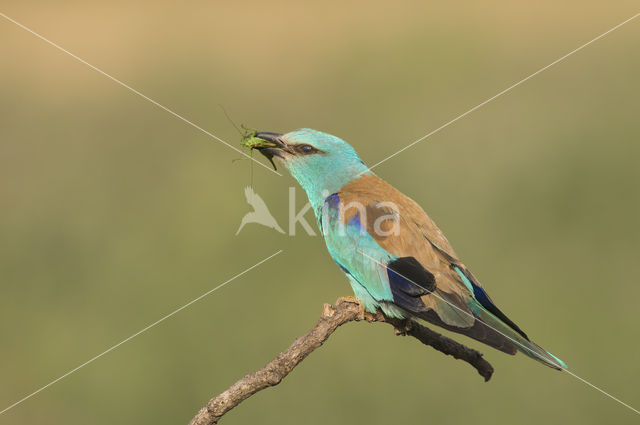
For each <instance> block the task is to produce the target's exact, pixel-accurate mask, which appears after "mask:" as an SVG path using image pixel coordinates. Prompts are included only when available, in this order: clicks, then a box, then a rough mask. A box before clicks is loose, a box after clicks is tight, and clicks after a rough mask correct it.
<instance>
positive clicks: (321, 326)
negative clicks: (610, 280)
mask: <svg viewBox="0 0 640 425" xmlns="http://www.w3.org/2000/svg"><path fill="white" fill-rule="evenodd" d="M361 320H366V321H367V322H385V323H389V324H390V325H392V326H393V327H394V328H395V332H396V334H397V335H410V336H412V337H414V338H416V339H417V340H419V341H420V342H422V343H423V344H425V345H429V346H431V347H433V348H435V349H436V350H438V351H440V352H442V353H444V354H447V355H450V356H453V357H454V358H456V359H460V360H463V361H465V362H467V363H469V364H470V365H471V366H473V367H474V368H475V369H476V370H477V371H478V373H479V374H480V375H481V376H482V377H484V380H485V381H488V380H489V379H490V378H491V375H492V374H493V367H492V366H491V364H489V362H487V361H486V360H485V359H484V358H483V357H482V353H480V352H479V351H476V350H474V349H472V348H469V347H466V346H464V345H462V344H460V343H458V342H456V341H454V340H452V339H451V338H448V337H446V336H444V335H441V334H439V333H437V332H435V331H432V330H431V329H429V328H427V327H425V326H422V325H421V324H419V323H417V322H414V321H412V320H399V319H392V318H388V317H385V316H384V315H382V313H380V312H378V313H377V314H371V313H365V312H363V310H362V307H361V306H360V304H359V303H358V302H354V301H352V300H350V299H342V298H341V299H339V300H338V302H337V303H336V306H335V307H334V306H332V305H330V304H325V305H324V308H323V310H322V315H321V316H320V319H319V320H318V323H316V325H315V326H314V327H313V328H311V330H310V331H309V332H307V333H306V334H305V335H303V336H301V337H299V338H298V339H296V340H295V341H293V344H291V346H290V347H289V348H287V349H286V350H285V351H283V352H282V353H280V354H278V356H276V358H275V359H273V360H272V361H271V362H269V364H267V365H266V366H265V367H263V368H262V369H260V370H258V371H255V372H253V373H250V374H248V375H247V376H245V377H244V378H242V379H240V380H239V381H238V382H236V383H235V384H233V385H232V386H231V387H229V388H228V389H227V390H225V391H224V392H222V393H220V394H218V395H217V396H215V397H214V398H212V399H211V400H209V402H208V403H207V405H206V406H204V407H203V408H202V409H200V411H199V412H198V413H197V414H196V416H195V417H194V418H193V419H192V420H191V422H189V425H212V424H216V423H218V421H219V420H220V418H221V417H222V416H223V415H224V414H225V413H227V412H228V411H229V410H231V409H233V408H234V407H236V406H237V405H238V404H240V403H242V402H243V401H244V400H246V399H247V398H249V397H251V396H252V395H253V394H255V393H257V392H258V391H261V390H264V389H265V388H269V387H272V386H274V385H278V384H279V383H280V381H282V380H283V379H284V378H285V377H286V376H287V375H288V374H289V373H290V372H291V371H292V370H293V368H295V367H296V366H297V365H298V363H300V362H301V361H302V360H304V359H305V357H307V356H308V355H309V354H311V352H313V351H314V350H315V349H317V348H318V347H320V346H321V345H322V344H323V343H324V342H325V341H326V340H327V339H328V338H329V336H330V335H331V334H332V333H333V332H334V331H335V330H336V329H337V328H338V327H339V326H341V325H343V324H345V323H347V322H353V321H361Z"/></svg>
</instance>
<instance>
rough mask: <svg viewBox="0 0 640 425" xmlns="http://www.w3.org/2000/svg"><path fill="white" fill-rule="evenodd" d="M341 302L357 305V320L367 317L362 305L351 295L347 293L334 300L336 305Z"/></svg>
mask: <svg viewBox="0 0 640 425" xmlns="http://www.w3.org/2000/svg"><path fill="white" fill-rule="evenodd" d="M342 303H349V304H357V305H358V307H359V308H360V314H358V320H365V318H366V317H367V316H366V313H365V311H364V306H363V305H362V303H361V302H360V301H359V300H358V299H357V298H356V297H354V296H353V295H348V296H346V297H340V298H338V300H337V301H336V305H340V304H342Z"/></svg>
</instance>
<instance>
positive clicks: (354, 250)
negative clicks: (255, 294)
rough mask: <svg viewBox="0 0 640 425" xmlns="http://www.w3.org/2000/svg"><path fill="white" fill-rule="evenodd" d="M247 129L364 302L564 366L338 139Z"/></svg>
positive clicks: (428, 223)
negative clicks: (306, 208)
mask: <svg viewBox="0 0 640 425" xmlns="http://www.w3.org/2000/svg"><path fill="white" fill-rule="evenodd" d="M255 137H256V138H258V139H261V140H264V141H265V143H264V144H262V145H256V146H254V147H253V149H257V150H258V151H259V152H260V153H262V154H263V155H264V156H265V157H266V158H267V159H269V161H271V163H272V164H274V162H273V159H274V158H275V159H276V162H279V163H280V164H282V165H283V166H284V167H285V168H286V169H287V170H288V171H289V172H290V174H291V175H292V176H293V177H294V179H296V180H297V181H298V183H299V184H300V186H302V188H303V189H304V191H305V192H306V194H307V197H308V199H309V202H310V204H311V206H312V208H313V211H314V213H315V216H316V220H317V223H318V228H319V229H320V231H321V233H322V235H323V237H324V241H325V243H326V246H327V249H328V251H329V254H330V255H331V257H332V258H333V260H334V262H335V263H336V264H337V265H338V267H339V268H340V269H341V270H342V271H343V272H344V274H345V275H346V276H347V279H348V281H349V283H350V285H351V287H352V289H353V293H354V296H355V298H356V299H357V301H359V303H360V304H361V306H362V308H363V309H364V310H365V311H368V312H371V313H375V312H377V311H378V310H381V311H382V312H383V313H384V314H385V315H386V316H388V317H393V318H398V319H417V320H419V321H420V320H422V321H425V322H427V323H431V324H434V325H437V326H440V327H442V328H444V329H447V330H449V331H453V332H456V333H459V334H462V335H466V336H467V337H470V338H473V339H475V340H477V341H480V342H482V343H484V344H487V345H488V346H490V347H493V348H495V349H497V350H500V351H502V352H504V353H507V354H511V355H514V354H516V353H517V352H522V353H523V354H525V355H527V356H529V357H531V358H533V359H535V360H537V361H539V362H541V363H542V364H544V365H546V366H549V367H551V368H554V369H557V370H563V369H567V365H566V364H565V363H564V362H563V361H562V360H560V359H559V358H557V357H555V356H554V355H552V354H551V353H549V352H548V351H546V350H544V349H543V348H542V347H540V346H538V345H537V344H535V343H534V342H533V341H531V339H529V337H528V336H527V335H526V334H525V333H524V331H523V330H522V329H521V328H520V327H518V325H516V324H515V323H514V322H513V321H512V320H511V319H509V318H508V317H507V316H506V315H505V314H504V313H503V312H502V310H500V309H499V308H498V307H497V306H496V304H495V303H494V302H493V301H492V299H491V298H490V297H489V295H488V294H487V292H486V290H485V289H484V287H483V286H482V285H481V284H480V282H479V281H478V279H476V277H475V276H474V275H473V274H472V273H471V272H470V271H469V270H468V269H467V267H466V266H465V265H464V264H463V263H462V261H461V260H460V259H459V257H458V255H457V254H456V252H455V251H454V249H453V247H452V246H451V244H450V243H449V241H448V240H447V238H446V237H445V235H444V234H443V232H442V231H441V230H440V229H439V228H438V226H437V225H436V224H435V223H434V221H433V220H432V219H431V218H430V217H429V216H428V215H427V214H426V213H425V212H424V210H423V209H422V208H421V207H420V206H419V205H418V204H417V203H416V202H415V201H414V200H412V199H411V198H409V197H408V196H406V195H404V194H403V193H401V192H400V191H399V190H397V189H396V188H394V187H393V186H391V185H390V184H389V183H387V182H386V181H384V180H383V179H381V178H380V177H378V176H377V175H375V174H374V173H373V172H372V171H371V170H370V169H369V168H368V167H367V166H366V165H365V163H364V161H362V160H361V159H360V157H359V156H358V154H357V153H356V151H355V150H354V148H353V147H352V146H351V145H349V144H348V143H347V142H345V141H344V140H342V139H340V138H338V137H336V136H333V135H330V134H327V133H324V132H321V131H318V130H313V129H309V128H303V129H298V130H295V131H291V132H289V133H286V134H281V133H274V132H257V133H256V134H255ZM274 167H275V164H274Z"/></svg>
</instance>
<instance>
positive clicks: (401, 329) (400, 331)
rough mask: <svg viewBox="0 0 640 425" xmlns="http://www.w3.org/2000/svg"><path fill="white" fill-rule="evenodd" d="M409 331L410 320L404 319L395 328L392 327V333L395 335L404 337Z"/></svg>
mask: <svg viewBox="0 0 640 425" xmlns="http://www.w3.org/2000/svg"><path fill="white" fill-rule="evenodd" d="M410 330H411V320H410V319H404V320H403V321H402V322H401V323H398V325H397V326H394V328H393V332H394V333H395V334H396V335H402V336H406V335H407V334H408V333H409V331H410Z"/></svg>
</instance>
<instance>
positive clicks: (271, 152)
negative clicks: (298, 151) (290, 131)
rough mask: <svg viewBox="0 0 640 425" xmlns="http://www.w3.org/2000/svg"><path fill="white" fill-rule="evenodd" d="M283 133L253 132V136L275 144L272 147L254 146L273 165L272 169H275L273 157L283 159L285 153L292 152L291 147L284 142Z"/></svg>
mask: <svg viewBox="0 0 640 425" xmlns="http://www.w3.org/2000/svg"><path fill="white" fill-rule="evenodd" d="M282 136H283V135H282V134H280V133H272V132H269V131H261V132H259V133H256V134H254V136H253V137H255V138H258V139H262V140H266V141H268V142H271V143H273V144H275V145H276V146H272V147H256V148H254V149H257V150H259V151H260V153H261V154H262V155H264V156H266V157H267V159H268V160H269V161H270V162H271V165H273V168H274V170H275V169H276V165H275V164H274V163H273V157H274V156H277V157H278V158H280V159H281V160H285V159H286V157H287V155H290V154H292V153H293V152H292V151H291V148H289V146H288V145H287V144H286V143H285V142H284V140H283V137H282Z"/></svg>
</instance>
